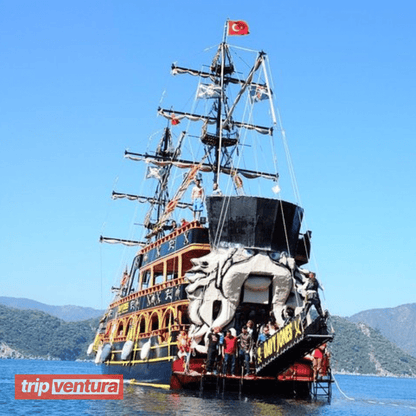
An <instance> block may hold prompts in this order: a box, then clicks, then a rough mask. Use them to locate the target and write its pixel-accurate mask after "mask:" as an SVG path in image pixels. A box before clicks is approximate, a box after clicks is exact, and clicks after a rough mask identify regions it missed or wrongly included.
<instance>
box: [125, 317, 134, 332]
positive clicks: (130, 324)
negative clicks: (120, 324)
mask: <svg viewBox="0 0 416 416" xmlns="http://www.w3.org/2000/svg"><path fill="white" fill-rule="evenodd" d="M132 330H133V319H129V322H128V323H127V329H126V335H129V332H130V331H132Z"/></svg>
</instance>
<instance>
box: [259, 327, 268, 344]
mask: <svg viewBox="0 0 416 416" xmlns="http://www.w3.org/2000/svg"><path fill="white" fill-rule="evenodd" d="M269 338H270V332H269V327H268V326H267V325H265V326H264V327H263V331H262V333H261V334H260V335H259V338H258V342H259V343H260V342H265V341H267V340H268V339H269Z"/></svg>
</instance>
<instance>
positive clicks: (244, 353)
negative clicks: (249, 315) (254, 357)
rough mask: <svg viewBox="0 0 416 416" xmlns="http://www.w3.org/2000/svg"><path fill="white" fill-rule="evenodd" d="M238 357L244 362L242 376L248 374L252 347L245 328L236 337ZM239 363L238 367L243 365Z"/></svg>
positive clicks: (251, 340)
mask: <svg viewBox="0 0 416 416" xmlns="http://www.w3.org/2000/svg"><path fill="white" fill-rule="evenodd" d="M238 345H239V353H238V355H239V357H240V360H241V361H243V362H244V369H245V372H244V375H248V374H250V351H251V348H252V346H253V339H252V338H251V335H250V334H249V333H248V331H247V326H243V329H242V332H241V334H240V335H239V336H238ZM243 362H240V365H242V364H243Z"/></svg>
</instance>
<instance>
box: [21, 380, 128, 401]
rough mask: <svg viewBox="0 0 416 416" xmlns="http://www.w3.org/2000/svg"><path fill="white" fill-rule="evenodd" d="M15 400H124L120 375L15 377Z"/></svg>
mask: <svg viewBox="0 0 416 416" xmlns="http://www.w3.org/2000/svg"><path fill="white" fill-rule="evenodd" d="M14 384H15V386H14V393H15V399H16V400H51V399H94V400H97V399H104V400H122V399H123V376H122V375H119V374H118V375H98V374H88V375H86V374H80V375H73V374H61V375H56V374H38V375H35V374H16V375H15V376H14Z"/></svg>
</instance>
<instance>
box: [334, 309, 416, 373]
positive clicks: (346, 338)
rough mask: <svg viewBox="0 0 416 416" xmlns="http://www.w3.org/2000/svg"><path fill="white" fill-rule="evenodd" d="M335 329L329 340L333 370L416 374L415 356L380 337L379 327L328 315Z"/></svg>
mask: <svg viewBox="0 0 416 416" xmlns="http://www.w3.org/2000/svg"><path fill="white" fill-rule="evenodd" d="M330 322H331V323H332V325H333V327H334V330H335V337H334V341H333V342H332V343H331V344H329V345H330V350H331V352H332V368H333V370H334V371H336V372H347V373H358V374H377V375H380V376H392V375H395V376H411V377H416V358H415V357H413V356H411V355H410V354H408V353H407V352H405V351H403V350H402V349H400V348H399V347H398V346H397V345H395V344H393V343H392V342H391V341H390V340H388V339H387V338H386V337H384V336H383V335H382V334H381V332H380V331H378V330H376V329H373V328H371V327H370V326H368V325H366V324H363V323H353V322H350V321H349V320H348V319H345V318H341V317H338V316H333V317H331V318H330Z"/></svg>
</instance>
